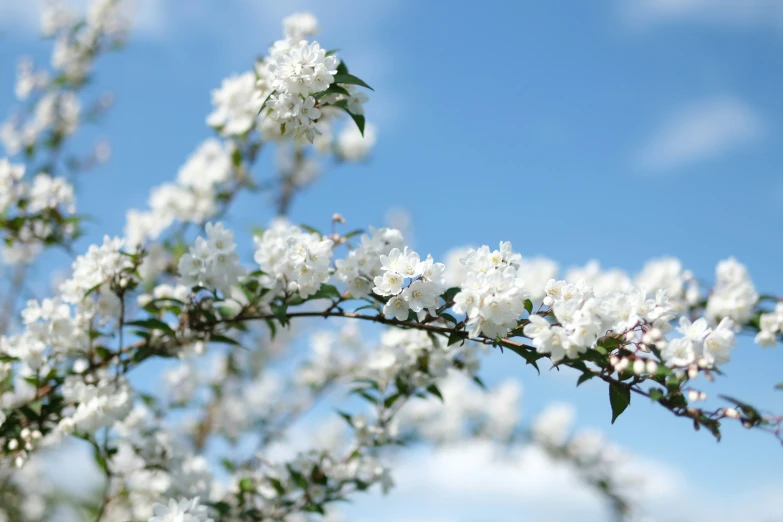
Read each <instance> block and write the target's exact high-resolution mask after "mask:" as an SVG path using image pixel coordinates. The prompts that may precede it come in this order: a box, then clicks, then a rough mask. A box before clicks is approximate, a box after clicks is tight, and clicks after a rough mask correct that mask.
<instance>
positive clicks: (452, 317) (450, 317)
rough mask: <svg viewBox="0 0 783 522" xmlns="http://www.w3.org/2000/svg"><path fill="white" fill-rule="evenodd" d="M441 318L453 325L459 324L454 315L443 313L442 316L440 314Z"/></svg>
mask: <svg viewBox="0 0 783 522" xmlns="http://www.w3.org/2000/svg"><path fill="white" fill-rule="evenodd" d="M440 317H441V318H443V319H446V320H447V321H449V322H452V323H454V324H457V322H458V321H457V320H456V319H455V318H454V316H453V315H451V314H447V313H442V314H440Z"/></svg>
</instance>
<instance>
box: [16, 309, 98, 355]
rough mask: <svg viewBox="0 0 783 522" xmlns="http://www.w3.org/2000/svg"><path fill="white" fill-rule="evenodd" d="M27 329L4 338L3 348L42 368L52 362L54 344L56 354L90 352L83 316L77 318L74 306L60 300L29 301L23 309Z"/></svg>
mask: <svg viewBox="0 0 783 522" xmlns="http://www.w3.org/2000/svg"><path fill="white" fill-rule="evenodd" d="M22 319H23V321H24V324H25V330H24V331H23V332H22V333H20V334H18V335H13V336H10V337H3V338H0V351H3V352H5V353H7V354H9V355H11V356H13V357H17V358H18V359H20V360H21V361H23V362H24V363H25V364H26V365H27V366H28V367H30V368H33V369H38V368H41V367H42V366H44V364H46V363H47V362H48V357H49V354H48V353H47V347H50V348H51V349H52V351H53V352H54V353H55V354H60V355H68V354H80V353H84V352H86V351H87V349H88V347H89V337H88V335H87V333H86V332H85V326H86V324H85V323H84V320H83V317H79V316H77V317H73V316H72V315H71V307H70V306H68V305H67V304H65V303H63V302H62V301H61V300H60V299H44V300H43V301H41V302H40V303H39V302H38V301H35V300H31V301H28V302H27V308H25V309H24V310H22Z"/></svg>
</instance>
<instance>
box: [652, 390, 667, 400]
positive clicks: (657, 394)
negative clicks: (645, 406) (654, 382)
mask: <svg viewBox="0 0 783 522" xmlns="http://www.w3.org/2000/svg"><path fill="white" fill-rule="evenodd" d="M665 396H666V394H665V393H664V392H663V390H661V389H659V388H653V389H651V390H650V399H651V400H653V401H655V402H658V401H659V400H661V399H662V398H663V397H665Z"/></svg>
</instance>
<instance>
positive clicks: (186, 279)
mask: <svg viewBox="0 0 783 522" xmlns="http://www.w3.org/2000/svg"><path fill="white" fill-rule="evenodd" d="M205 231H206V233H207V238H206V239H204V238H203V237H201V236H199V237H197V238H196V241H195V243H194V244H193V246H191V247H190V250H189V251H188V253H187V254H184V255H183V256H182V257H181V258H180V260H179V274H180V279H179V283H180V284H182V285H184V286H187V287H190V288H193V287H196V286H199V287H202V288H206V289H209V290H220V291H221V292H223V293H224V294H226V295H227V294H229V293H230V291H231V287H232V286H234V285H235V284H237V283H238V282H239V280H240V278H241V277H243V276H244V275H245V270H244V268H242V265H241V264H240V263H239V255H238V254H237V253H236V248H237V245H236V243H234V233H233V232H232V231H231V230H227V229H226V228H225V227H224V226H223V223H217V224H213V223H207V224H206V227H205Z"/></svg>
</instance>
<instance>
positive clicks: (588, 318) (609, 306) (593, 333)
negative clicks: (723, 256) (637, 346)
mask: <svg viewBox="0 0 783 522" xmlns="http://www.w3.org/2000/svg"><path fill="white" fill-rule="evenodd" d="M546 293H547V297H546V298H545V299H544V302H545V303H547V304H549V305H551V307H552V312H553V313H554V316H555V318H556V319H557V322H558V324H557V325H552V324H550V323H549V321H547V320H546V319H545V318H544V317H542V316H540V315H537V314H532V315H531V316H530V318H529V322H528V324H526V325H525V327H524V329H523V333H524V334H525V336H526V337H529V338H531V339H532V340H533V344H534V346H535V347H536V349H537V350H538V352H539V353H546V354H550V355H551V358H552V361H553V362H557V361H560V360H561V359H563V358H564V357H566V356H567V357H570V358H574V357H576V356H577V355H578V354H580V353H584V352H585V351H587V349H588V348H591V347H594V346H595V345H596V343H597V341H598V339H599V338H600V337H602V336H603V335H604V333H605V332H607V331H610V330H611V331H613V332H614V333H615V334H617V335H624V336H626V337H625V338H626V339H628V340H629V341H632V340H634V338H635V336H637V335H641V334H642V331H643V330H644V328H648V327H649V328H652V329H656V328H657V329H658V331H663V332H665V331H667V330H668V323H669V321H671V319H673V318H674V314H673V313H672V312H671V307H670V306H669V304H668V299H667V298H666V292H665V291H663V290H659V291H658V292H657V293H656V296H655V298H654V299H650V298H648V297H647V293H646V292H645V291H644V290H639V289H637V288H631V289H630V290H628V291H625V292H613V293H610V294H607V295H605V296H603V297H597V296H596V295H595V294H594V292H593V289H592V287H590V286H588V285H587V284H585V283H584V281H579V282H577V283H575V284H569V283H567V282H566V281H556V280H554V279H552V280H550V281H549V283H547V286H546ZM643 327H644V328H643Z"/></svg>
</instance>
